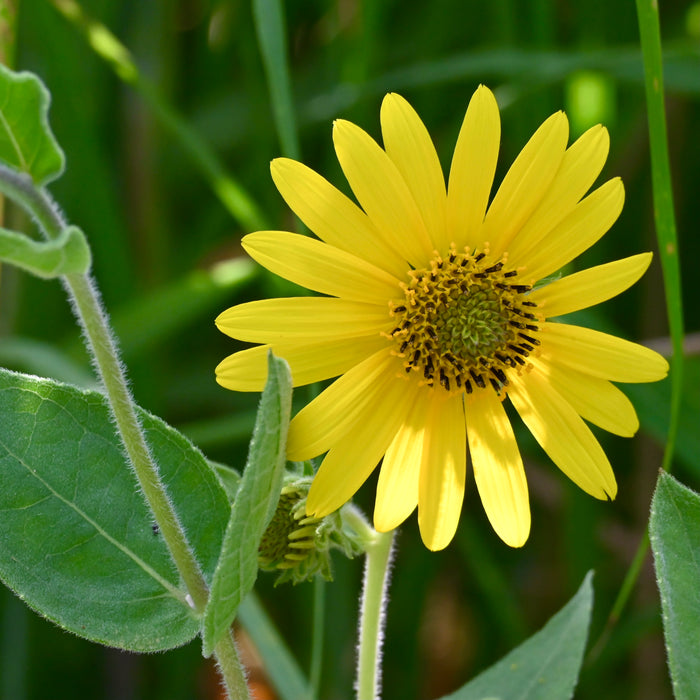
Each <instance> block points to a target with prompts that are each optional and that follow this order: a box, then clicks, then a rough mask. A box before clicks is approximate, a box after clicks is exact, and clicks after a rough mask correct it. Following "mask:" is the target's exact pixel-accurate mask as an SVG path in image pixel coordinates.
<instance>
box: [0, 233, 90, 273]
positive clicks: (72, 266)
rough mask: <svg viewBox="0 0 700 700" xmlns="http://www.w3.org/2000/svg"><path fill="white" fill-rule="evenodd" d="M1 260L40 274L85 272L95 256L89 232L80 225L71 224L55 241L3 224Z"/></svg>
mask: <svg viewBox="0 0 700 700" xmlns="http://www.w3.org/2000/svg"><path fill="white" fill-rule="evenodd" d="M0 260H5V261H7V262H9V263H12V264H13V265H15V266H17V267H21V268H22V269H24V270H27V272H31V273H32V274H33V275H36V276H37V277H43V278H44V279H51V278H53V277H58V276H59V275H68V274H71V273H79V274H82V273H85V272H87V271H88V270H89V269H90V264H91V262H92V257H91V255H90V247H89V246H88V244H87V241H86V240H85V234H84V233H83V232H82V231H81V230H80V229H79V228H78V227H77V226H67V227H66V228H64V229H63V231H61V235H60V236H59V237H58V238H56V239H54V240H51V241H41V242H39V241H35V240H32V239H31V238H27V236H26V235H24V234H22V233H15V232H14V231H8V230H7V229H4V228H0Z"/></svg>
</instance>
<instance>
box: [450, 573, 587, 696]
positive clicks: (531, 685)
mask: <svg viewBox="0 0 700 700" xmlns="http://www.w3.org/2000/svg"><path fill="white" fill-rule="evenodd" d="M592 577H593V573H592V572H588V574H586V578H585V579H584V580H583V583H582V584H581V587H580V588H579V589H578V592H577V593H576V595H575V596H574V597H573V598H572V599H571V600H570V601H569V602H568V603H567V604H566V605H565V606H564V607H563V608H562V609H561V610H560V611H559V612H558V613H557V614H556V615H554V617H552V618H551V619H550V620H549V622H547V624H546V625H545V626H544V627H543V628H542V629H541V630H540V631H539V632H537V633H536V634H534V635H533V636H532V637H530V638H529V639H527V640H525V641H524V642H523V643H522V644H521V645H520V646H519V647H517V648H515V649H513V651H511V652H510V653H509V654H507V655H506V656H504V657H503V658H502V659H501V660H500V661H499V662H498V663H496V664H494V665H493V666H491V667H490V668H488V669H486V671H484V672H483V673H481V674H479V675H478V676H477V677H476V678H474V679H473V680H471V681H469V683H467V684H466V685H464V686H462V687H461V688H460V689H459V690H458V691H456V692H455V693H452V694H451V695H445V696H444V697H443V698H442V700H485V699H486V698H489V700H491V699H494V700H505V699H506V698H507V700H565V698H571V697H573V694H574V688H575V686H576V681H577V680H578V675H579V671H580V669H581V663H582V662H583V652H584V650H585V648H586V638H587V636H588V626H589V624H590V620H591V610H592V607H593V586H592V584H591V580H592Z"/></svg>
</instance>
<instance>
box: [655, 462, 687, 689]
mask: <svg viewBox="0 0 700 700" xmlns="http://www.w3.org/2000/svg"><path fill="white" fill-rule="evenodd" d="M649 538H650V540H651V548H652V550H653V552H654V566H655V568H656V576H657V581H658V584H659V591H660V592H661V608H662V610H663V618H664V636H665V639H666V651H667V653H668V665H669V668H670V670H671V681H672V683H673V693H674V696H675V698H676V700H697V698H700V653H698V650H699V649H700V495H698V494H697V493H695V492H694V491H691V490H690V489H689V488H687V487H686V486H684V485H683V484H681V483H680V482H678V481H677V480H676V479H674V478H673V477H672V476H670V475H669V474H667V473H666V472H661V474H659V480H658V482H657V485H656V492H655V493H654V498H653V500H652V503H651V517H650V518H649Z"/></svg>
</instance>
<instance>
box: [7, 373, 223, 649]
mask: <svg viewBox="0 0 700 700" xmlns="http://www.w3.org/2000/svg"><path fill="white" fill-rule="evenodd" d="M0 415H2V421H1V422H0V474H2V488H0V579H1V580H2V581H4V582H5V583H6V584H7V585H8V586H9V587H10V588H11V589H13V590H14V591H15V592H16V593H17V594H18V595H19V596H20V598H22V599H23V600H24V601H25V602H26V603H27V604H28V605H29V606H30V607H32V608H33V609H34V610H36V611H37V612H39V613H40V614H41V615H44V616H45V617H47V618H49V619H50V620H52V621H53V622H55V623H56V624H58V625H59V626H61V627H63V628H64V629H67V630H69V631H71V632H73V633H75V634H77V635H78V636H80V637H84V638H86V639H89V640H91V641H94V642H100V643H102V644H107V645H109V646H114V647H118V648H121V649H127V650H130V651H141V652H143V651H159V650H165V649H170V648H172V647H175V646H180V645H182V644H185V643H186V642H188V641H190V640H191V639H192V638H193V637H194V636H196V634H197V633H198V632H199V627H200V622H199V620H198V619H196V617H195V615H194V614H193V610H192V609H191V607H190V606H189V605H188V603H187V600H186V593H185V591H184V590H183V587H182V584H181V582H180V580H179V576H178V573H177V571H176V569H175V566H174V564H173V562H172V559H171V557H170V554H169V552H168V549H167V547H166V545H165V542H164V541H163V536H162V535H161V534H160V533H159V531H158V528H157V526H156V524H155V522H154V520H153V515H152V513H151V511H150V509H149V508H148V507H147V505H146V502H145V500H144V498H143V495H142V494H141V492H140V491H139V488H138V483H137V481H136V477H135V476H134V474H133V472H132V471H131V469H130V468H129V467H128V466H127V463H126V459H125V457H124V453H123V449H122V445H121V442H120V441H119V439H118V437H117V436H116V434H115V431H114V425H113V422H112V418H111V416H110V412H109V409H108V407H107V404H106V401H105V399H104V397H103V395H102V394H100V393H98V392H94V391H81V390H79V389H76V388H74V387H71V386H68V385H64V384H59V383H58V382H54V381H51V380H47V379H39V378H37V377H32V376H28V375H25V374H18V373H14V372H10V371H8V370H0ZM139 418H140V420H141V422H142V425H143V427H144V430H145V434H146V438H147V441H148V444H149V446H150V448H151V450H152V453H153V456H154V458H155V460H156V462H157V463H158V464H159V466H160V471H161V476H162V479H163V482H164V484H165V487H166V489H167V491H168V495H169V497H170V499H171V500H172V502H173V506H174V508H175V511H176V513H177V515H178V518H179V519H180V521H181V522H182V524H183V527H184V528H185V531H186V532H187V535H188V539H189V541H190V544H191V546H192V548H193V550H194V552H195V555H196V557H197V559H198V561H199V564H200V566H201V568H202V571H203V574H204V577H205V580H206V581H207V583H209V582H211V579H212V575H213V571H214V568H215V566H216V562H217V558H218V553H219V549H220V547H221V542H222V540H223V535H224V530H225V528H226V522H227V519H228V514H229V505H228V500H227V498H226V494H225V493H224V490H223V489H222V487H221V485H220V483H219V481H218V479H217V477H216V475H215V474H214V473H213V472H212V470H211V469H210V467H209V466H208V464H207V462H206V460H205V458H204V456H203V455H202V454H201V453H200V452H199V451H198V450H197V449H196V448H195V447H194V446H193V445H192V444H191V443H190V442H189V441H188V440H187V439H186V438H185V437H184V436H182V435H181V434H180V433H178V432H177V431H176V430H174V429H173V428H171V427H169V426H168V425H166V424H165V423H163V422H162V421H161V420H160V419H158V418H156V417H154V416H152V415H150V414H148V413H146V412H145V411H141V410H140V411H139Z"/></svg>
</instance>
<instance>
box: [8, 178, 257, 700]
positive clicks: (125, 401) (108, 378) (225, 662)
mask: <svg viewBox="0 0 700 700" xmlns="http://www.w3.org/2000/svg"><path fill="white" fill-rule="evenodd" d="M0 192H2V193H3V194H5V195H7V196H9V197H11V198H12V199H13V200H15V201H16V202H17V203H18V204H19V205H21V206H22V207H23V208H24V209H25V210H26V211H27V212H28V213H29V214H30V215H31V216H32V217H33V218H34V219H35V221H36V222H37V224H38V225H39V227H40V229H41V230H42V232H43V234H44V235H45V236H46V238H48V239H50V240H52V239H56V238H58V237H59V235H60V234H61V231H62V230H63V229H64V228H65V226H66V224H65V222H64V220H63V217H62V215H61V213H60V211H59V210H58V207H56V205H55V204H54V203H53V202H52V201H51V199H50V198H49V196H48V194H47V193H46V191H45V190H44V189H40V188H37V187H35V186H34V183H33V182H32V181H31V179H30V178H29V177H27V176H25V175H23V174H20V173H17V172H15V171H13V170H12V169H11V168H7V167H5V166H0ZM62 281H63V284H64V287H65V289H66V292H67V293H68V296H69V298H70V300H71V303H72V305H73V310H74V312H75V315H76V317H77V318H78V321H79V323H80V325H81V327H82V329H83V333H84V335H85V340H86V345H87V348H88V351H89V352H90V354H91V356H92V358H93V361H94V364H95V367H96V369H97V372H98V374H99V376H100V379H101V380H102V383H103V386H104V390H105V394H106V396H107V401H108V403H109V406H110V409H111V411H112V415H113V417H114V421H115V423H116V426H117V432H118V434H119V437H120V438H121V440H122V443H123V445H124V450H125V452H126V455H127V457H128V460H129V462H130V464H131V466H132V468H133V470H134V473H135V474H136V478H137V480H138V482H139V485H140V487H141V490H142V491H143V494H144V497H145V498H146V501H147V502H148V505H149V506H150V508H151V510H152V511H153V515H154V518H155V520H156V522H157V523H158V527H159V530H160V532H161V534H162V536H163V539H164V541H165V543H166V545H167V547H168V549H169V551H170V554H171V556H172V558H173V561H174V563H175V566H176V567H177V569H178V572H179V573H180V576H181V577H182V580H183V582H184V584H185V587H186V588H187V592H188V594H189V599H190V600H189V601H188V602H189V603H190V604H191V605H192V607H193V608H194V610H195V611H196V612H197V613H203V611H204V608H205V606H206V604H207V599H208V597H209V592H208V589H207V585H206V582H205V581H204V577H203V575H202V572H201V569H200V567H199V564H198V563H197V560H196V559H195V556H194V553H193V551H192V549H191V548H190V546H189V543H188V542H187V537H186V535H185V531H184V529H183V527H182V525H181V523H180V521H179V520H178V517H177V514H176V513H175V509H174V508H173V505H172V503H171V501H170V499H169V497H168V494H167V491H166V489H165V485H164V484H163V481H162V480H161V477H160V473H159V470H158V467H157V465H156V463H155V462H154V460H153V457H152V455H151V452H150V450H149V448H148V444H147V443H146V438H145V435H144V433H143V429H142V427H141V424H140V422H139V419H138V417H137V415H136V406H135V404H134V400H133V398H132V396H131V392H130V391H129V388H128V384H127V381H126V376H125V374H124V368H123V365H122V363H121V361H120V359H119V353H118V350H117V346H116V343H115V341H114V337H113V335H112V330H111V328H110V326H109V323H108V320H107V316H106V314H105V312H104V310H103V308H102V304H101V302H100V295H99V292H98V290H97V287H96V285H95V283H94V281H93V279H92V277H91V276H90V275H89V274H70V275H64V276H63V277H62ZM216 655H217V660H218V662H219V668H220V670H221V673H222V674H223V678H224V683H225V685H226V687H227V689H229V690H230V693H231V695H230V697H231V698H232V699H233V700H243V699H245V698H249V697H250V696H249V694H248V690H247V688H246V684H245V677H244V674H243V670H242V669H241V667H240V663H239V662H238V654H237V653H236V649H235V645H234V643H233V638H232V637H230V636H229V637H225V638H224V641H222V642H221V643H220V645H219V646H218V647H217V649H216ZM219 655H221V656H222V657H223V658H218V657H219Z"/></svg>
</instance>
